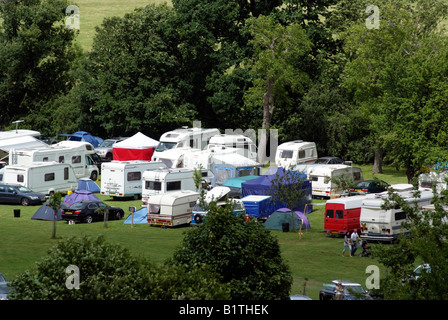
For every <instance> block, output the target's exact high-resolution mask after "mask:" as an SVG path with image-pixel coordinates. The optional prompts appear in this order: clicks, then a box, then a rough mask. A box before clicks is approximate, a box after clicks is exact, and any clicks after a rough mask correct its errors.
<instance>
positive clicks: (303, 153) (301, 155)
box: [299, 150, 305, 159]
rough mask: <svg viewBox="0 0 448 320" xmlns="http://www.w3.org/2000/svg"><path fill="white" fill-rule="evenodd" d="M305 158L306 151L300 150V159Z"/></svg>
mask: <svg viewBox="0 0 448 320" xmlns="http://www.w3.org/2000/svg"><path fill="white" fill-rule="evenodd" d="M301 158H305V150H299V159H301Z"/></svg>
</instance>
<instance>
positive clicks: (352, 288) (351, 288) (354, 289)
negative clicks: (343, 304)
mask: <svg viewBox="0 0 448 320" xmlns="http://www.w3.org/2000/svg"><path fill="white" fill-rule="evenodd" d="M344 289H345V291H346V292H347V293H351V294H364V293H365V291H364V289H363V287H361V286H359V285H346V286H344Z"/></svg>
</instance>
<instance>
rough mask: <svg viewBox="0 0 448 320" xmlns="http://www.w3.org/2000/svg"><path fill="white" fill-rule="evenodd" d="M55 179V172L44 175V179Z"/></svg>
mask: <svg viewBox="0 0 448 320" xmlns="http://www.w3.org/2000/svg"><path fill="white" fill-rule="evenodd" d="M53 180H54V172H51V173H46V174H45V175H44V181H53Z"/></svg>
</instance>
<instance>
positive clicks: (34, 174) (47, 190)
mask: <svg viewBox="0 0 448 320" xmlns="http://www.w3.org/2000/svg"><path fill="white" fill-rule="evenodd" d="M3 182H4V183H6V184H20V185H22V186H24V187H27V188H28V189H31V190H33V191H34V192H40V193H43V194H51V193H53V192H62V193H64V192H68V191H70V190H71V191H73V190H75V189H76V188H77V187H78V180H77V179H76V176H75V172H74V171H73V168H72V167H71V165H69V164H67V163H58V162H32V163H28V164H23V165H8V166H6V167H5V168H4V174H3Z"/></svg>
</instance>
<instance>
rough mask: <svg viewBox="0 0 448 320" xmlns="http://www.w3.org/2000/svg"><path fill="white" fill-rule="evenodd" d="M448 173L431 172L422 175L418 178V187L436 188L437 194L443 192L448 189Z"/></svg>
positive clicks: (444, 171)
mask: <svg viewBox="0 0 448 320" xmlns="http://www.w3.org/2000/svg"><path fill="white" fill-rule="evenodd" d="M447 179H448V171H446V170H443V171H431V172H428V173H422V174H420V175H419V176H418V185H419V187H420V188H432V187H433V185H435V187H436V191H437V192H439V193H440V192H442V191H443V190H446V189H447Z"/></svg>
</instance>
